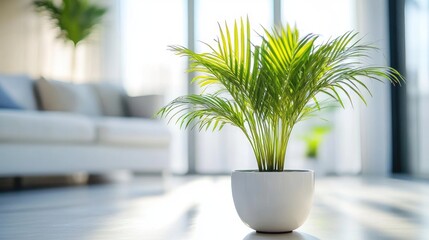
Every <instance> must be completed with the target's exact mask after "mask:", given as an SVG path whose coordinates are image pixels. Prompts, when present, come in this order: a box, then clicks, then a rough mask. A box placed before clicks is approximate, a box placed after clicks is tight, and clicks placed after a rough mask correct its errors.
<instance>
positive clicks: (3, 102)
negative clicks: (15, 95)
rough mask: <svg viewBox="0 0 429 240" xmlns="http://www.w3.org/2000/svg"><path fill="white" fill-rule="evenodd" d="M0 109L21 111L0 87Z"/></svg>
mask: <svg viewBox="0 0 429 240" xmlns="http://www.w3.org/2000/svg"><path fill="white" fill-rule="evenodd" d="M0 108H7V109H22V107H21V106H19V105H18V104H17V103H16V102H15V101H14V100H13V99H12V98H11V97H10V96H9V94H7V92H6V91H5V90H3V88H2V86H0Z"/></svg>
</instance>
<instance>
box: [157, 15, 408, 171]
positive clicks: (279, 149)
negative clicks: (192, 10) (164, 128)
mask: <svg viewBox="0 0 429 240" xmlns="http://www.w3.org/2000/svg"><path fill="white" fill-rule="evenodd" d="M219 31H220V33H219V38H218V39H217V40H216V41H215V44H213V45H209V44H206V45H207V46H208V47H209V48H210V50H211V51H209V52H203V53H196V52H194V51H192V50H190V49H188V48H186V47H182V46H172V47H171V49H172V50H173V51H174V52H176V54H178V55H180V56H186V57H189V59H190V60H191V62H192V64H191V66H190V69H189V71H191V72H198V73H200V74H198V75H197V76H196V77H195V78H194V79H193V82H195V83H197V84H198V85H199V86H200V87H202V88H203V89H205V90H207V87H209V86H216V87H215V89H217V90H215V91H208V90H207V91H203V92H202V93H201V94H191V95H187V96H182V97H178V98H176V99H175V100H173V101H172V102H170V103H169V104H168V105H166V106H165V107H163V108H162V109H161V110H160V111H159V113H158V114H159V115H160V116H161V117H167V116H169V118H170V120H171V119H174V118H177V120H176V123H179V124H180V126H181V127H185V128H187V127H190V126H192V127H197V128H198V129H199V130H202V129H206V130H207V129H209V128H211V129H212V130H220V129H222V127H223V126H224V125H225V124H231V125H233V126H236V127H238V128H239V129H241V131H242V132H243V133H244V135H245V136H246V138H247V139H248V141H249V142H250V144H251V146H252V149H253V152H254V154H255V157H256V160H257V163H258V168H259V171H282V170H283V169H284V162H285V156H286V149H287V145H288V141H289V138H290V134H291V132H292V129H293V127H294V125H295V124H296V123H297V122H299V121H301V120H303V119H305V118H306V117H309V116H311V114H312V113H314V112H315V111H317V110H320V109H321V107H323V104H322V103H321V102H319V101H318V100H317V98H316V95H317V94H325V95H327V96H329V97H330V98H332V99H333V100H334V101H336V102H338V103H339V104H340V105H341V106H342V107H344V102H343V98H347V99H348V100H349V101H350V102H351V103H352V104H353V102H352V98H351V95H350V94H351V93H354V94H356V95H357V96H358V97H359V98H360V99H361V100H362V101H364V102H365V99H364V96H363V93H362V91H367V92H369V93H370V90H369V89H368V87H367V86H366V85H365V83H364V82H363V81H362V79H361V77H366V78H369V79H373V80H378V81H382V80H383V79H388V80H390V81H391V82H393V83H400V81H401V80H402V77H401V75H400V74H399V73H398V72H397V71H396V70H395V69H392V68H389V67H383V66H368V65H366V64H363V61H364V60H363V59H364V58H368V57H369V55H368V54H369V52H370V51H371V50H373V49H375V48H374V47H372V46H370V45H367V44H362V43H361V41H360V40H359V39H356V35H357V34H356V33H353V32H347V33H345V34H343V35H341V36H339V37H337V38H334V39H332V40H329V41H326V42H323V43H321V44H316V40H317V39H318V36H317V35H314V34H308V35H306V36H304V37H300V35H299V32H298V29H297V28H291V27H290V26H289V25H288V26H287V27H285V28H274V29H272V30H271V31H269V30H267V29H264V34H261V35H260V36H261V38H262V43H261V44H260V45H256V44H255V43H254V42H252V41H251V37H250V35H251V27H250V23H249V20H247V21H246V22H245V23H244V20H243V19H241V20H240V21H238V22H235V24H234V26H233V28H230V26H228V24H225V26H224V27H221V26H219ZM211 89H213V88H211ZM342 95H343V97H342ZM365 103H366V102H365Z"/></svg>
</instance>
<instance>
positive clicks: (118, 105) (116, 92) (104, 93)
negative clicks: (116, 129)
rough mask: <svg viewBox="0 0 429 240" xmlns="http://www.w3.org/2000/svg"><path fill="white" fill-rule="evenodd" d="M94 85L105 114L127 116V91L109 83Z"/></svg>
mask: <svg viewBox="0 0 429 240" xmlns="http://www.w3.org/2000/svg"><path fill="white" fill-rule="evenodd" d="M93 87H94V90H95V92H96V94H97V97H98V100H99V103H100V106H101V110H102V113H103V115H104V116H111V117H120V116H125V109H124V107H125V106H124V96H125V92H124V90H123V89H122V88H121V87H119V86H116V85H113V84H109V83H97V84H94V85H93Z"/></svg>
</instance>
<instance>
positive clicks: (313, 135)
mask: <svg viewBox="0 0 429 240" xmlns="http://www.w3.org/2000/svg"><path fill="white" fill-rule="evenodd" d="M331 129H332V127H331V126H330V125H314V126H310V127H309V129H308V131H307V132H306V133H305V134H303V135H302V137H301V138H302V140H304V142H305V156H306V157H307V158H309V159H313V160H316V158H317V157H318V154H319V148H320V145H321V144H322V142H323V139H324V137H325V135H326V134H328V133H329V132H330V131H331Z"/></svg>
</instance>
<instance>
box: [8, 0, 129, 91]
mask: <svg viewBox="0 0 429 240" xmlns="http://www.w3.org/2000/svg"><path fill="white" fill-rule="evenodd" d="M117 2H118V0H109V1H100V3H102V4H103V5H107V6H108V7H112V8H111V9H110V10H111V11H109V12H108V13H107V15H106V16H105V19H104V20H105V21H104V24H103V26H101V28H99V29H98V31H96V32H94V34H93V35H92V36H90V38H89V39H88V41H87V42H85V43H83V44H81V45H79V46H78V50H77V64H76V82H88V81H100V80H101V79H105V78H107V79H118V78H119V77H120V75H121V73H120V67H121V64H120V61H119V59H120V57H118V54H120V50H118V49H119V48H120V46H121V44H119V42H118V41H120V38H119V36H120V34H119V31H118V27H117V25H118V24H117V22H116V21H117V19H120V18H119V17H117V16H116V15H117V12H118V11H119V10H118V9H116V8H113V6H115V5H118V3H117ZM112 9H113V10H112ZM57 35H58V31H57V29H55V28H54V27H53V25H52V23H51V22H50V21H49V19H48V17H47V16H46V15H43V14H40V13H37V12H36V11H35V9H34V7H33V6H32V1H31V0H2V1H0V56H1V57H0V73H7V74H22V73H24V74H28V75H30V76H32V77H39V76H44V77H46V78H53V79H59V80H69V79H70V78H71V75H72V74H71V52H72V47H71V44H70V43H65V42H64V41H63V40H61V39H58V38H57ZM107 36H111V37H107ZM112 36H113V37H112ZM114 59H118V61H117V62H115V61H114Z"/></svg>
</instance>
